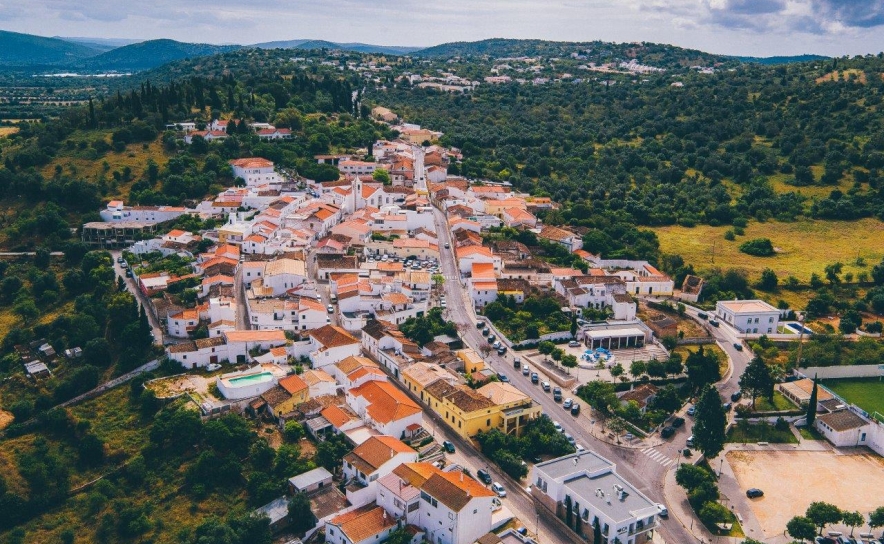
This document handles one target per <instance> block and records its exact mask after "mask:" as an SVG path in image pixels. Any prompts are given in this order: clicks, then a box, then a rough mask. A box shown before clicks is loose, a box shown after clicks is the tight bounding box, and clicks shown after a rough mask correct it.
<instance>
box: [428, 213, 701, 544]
mask: <svg viewBox="0 0 884 544" xmlns="http://www.w3.org/2000/svg"><path fill="white" fill-rule="evenodd" d="M434 213H435V215H436V226H437V231H436V232H437V233H438V234H439V243H440V244H441V245H442V247H441V248H440V252H441V255H442V259H441V261H442V273H443V274H444V275H445V277H446V281H445V292H446V295H447V299H448V310H447V311H448V314H447V316H448V319H450V320H451V321H453V322H454V323H455V324H457V325H458V328H459V329H460V330H461V331H462V336H463V339H464V342H465V343H466V344H467V345H469V346H470V347H472V348H473V349H477V348H478V347H479V346H482V345H483V344H485V343H486V342H485V339H484V337H483V336H482V335H481V333H480V332H479V330H477V329H476V327H475V322H476V318H475V312H474V311H473V305H472V301H471V300H470V299H469V295H468V293H467V290H466V288H465V287H464V285H463V284H462V283H461V281H460V280H459V279H456V278H459V276H460V275H459V272H458V270H457V266H456V264H455V259H454V248H453V245H452V243H451V234H450V232H449V231H448V228H447V222H446V221H445V216H444V214H442V212H440V211H439V210H434ZM445 244H448V245H449V248H448V249H444V246H445ZM485 360H486V363H488V364H489V365H490V366H491V367H492V368H493V369H494V370H496V371H497V372H500V373H504V374H506V375H507V376H508V377H509V378H510V380H511V381H512V383H513V385H514V386H516V387H517V388H518V389H519V390H521V391H524V392H525V393H527V394H528V395H530V396H531V398H532V399H533V400H534V401H535V402H537V403H538V404H539V405H540V406H541V407H542V408H543V412H544V413H545V414H547V415H549V416H550V417H551V418H552V419H554V420H556V421H559V423H560V424H561V425H562V427H563V428H564V429H565V432H567V433H569V434H571V435H572V436H574V438H575V440H576V441H577V442H578V443H579V444H583V445H584V446H585V447H587V448H588V449H591V450H593V451H596V452H597V453H599V454H600V455H602V456H604V457H606V458H608V459H610V460H611V461H613V462H615V463H616V464H617V473H618V474H620V475H621V476H622V477H623V478H625V479H626V480H627V481H629V482H630V483H631V484H632V485H633V486H635V487H636V488H637V489H639V490H641V491H642V492H643V493H645V494H646V495H648V496H649V497H650V498H651V499H652V500H655V501H658V502H661V503H662V502H664V498H663V478H664V476H665V474H666V472H667V471H668V470H669V469H670V468H674V466H675V461H676V459H677V456H678V453H677V452H678V450H679V449H681V448H683V447H684V446H683V444H684V440H685V438H687V436H688V435H689V433H690V422H688V424H687V425H686V426H685V428H682V429H679V432H678V433H677V434H676V436H675V437H674V438H673V439H671V440H670V441H669V442H667V443H665V445H664V446H662V447H659V448H648V449H647V451H642V449H638V448H628V447H618V446H615V445H611V444H608V443H607V442H604V441H602V440H600V439H597V438H595V437H594V436H593V434H592V431H593V430H595V432H599V431H600V428H599V426H598V424H596V423H594V422H593V420H592V419H591V416H590V413H591V410H584V411H583V413H582V414H581V415H580V416H578V417H573V416H571V414H570V413H569V412H566V411H565V410H563V409H562V407H561V405H560V404H559V403H557V402H555V401H554V400H553V398H552V395H550V394H548V393H544V392H543V390H542V389H541V388H540V387H539V386H537V385H533V384H532V383H531V380H530V379H529V377H527V376H524V375H522V373H521V372H520V371H516V370H515V369H514V368H513V361H512V355H509V354H508V355H504V356H503V357H501V356H498V355H497V354H496V353H495V352H492V354H491V355H489V356H488V357H486V358H485ZM565 396H567V393H565ZM643 449H644V448H643ZM525 485H527V483H526V484H525ZM518 513H519V514H520V515H522V516H524V515H525V514H524V513H523V512H521V511H519V512H518ZM523 519H525V518H524V517H523ZM527 519H530V518H527ZM541 521H543V519H542V517H541ZM541 525H542V526H541V538H542V537H543V531H544V524H541ZM658 532H659V533H660V534H661V535H662V536H663V537H664V538H665V539H666V541H667V542H678V543H688V542H694V541H695V539H693V538H692V537H691V535H690V533H689V532H688V531H687V529H686V528H684V527H682V526H681V525H680V524H678V523H675V522H673V523H669V522H668V521H666V520H664V521H663V522H662V524H661V527H660V529H658ZM545 541H546V542H549V541H550V540H549V539H545ZM553 541H556V540H555V539H554V540H553Z"/></svg>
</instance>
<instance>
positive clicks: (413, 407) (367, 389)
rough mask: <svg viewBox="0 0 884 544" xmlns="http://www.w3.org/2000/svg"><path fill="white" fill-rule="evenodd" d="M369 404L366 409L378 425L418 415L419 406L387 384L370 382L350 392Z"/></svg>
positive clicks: (393, 386)
mask: <svg viewBox="0 0 884 544" xmlns="http://www.w3.org/2000/svg"><path fill="white" fill-rule="evenodd" d="M350 394H352V395H353V396H354V397H364V398H365V399H366V400H368V402H369V403H370V404H369V406H368V408H367V409H366V410H367V412H368V414H369V415H370V416H371V418H372V419H373V420H375V421H377V422H378V423H389V422H391V421H399V420H400V419H403V418H406V417H408V416H411V415H414V414H417V413H420V411H421V409H420V406H418V405H417V404H415V402H414V401H413V400H411V399H410V398H409V397H408V395H406V394H405V393H403V392H402V391H400V390H399V389H398V388H397V387H396V386H395V385H393V384H391V383H389V382H379V381H370V382H366V383H364V384H362V385H360V386H359V387H357V388H355V389H351V390H350Z"/></svg>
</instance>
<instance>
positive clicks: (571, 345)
mask: <svg viewBox="0 0 884 544" xmlns="http://www.w3.org/2000/svg"><path fill="white" fill-rule="evenodd" d="M568 347H569V348H579V347H580V342H578V341H577V340H571V341H570V342H568Z"/></svg>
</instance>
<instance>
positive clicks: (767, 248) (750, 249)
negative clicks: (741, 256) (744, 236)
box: [740, 238, 775, 257]
mask: <svg viewBox="0 0 884 544" xmlns="http://www.w3.org/2000/svg"><path fill="white" fill-rule="evenodd" d="M740 251H742V252H743V253H745V254H747V255H752V256H754V257H770V256H771V255H773V254H774V253H775V251H774V247H773V243H771V241H770V239H769V238H755V239H754V240H748V241H746V242H743V243H742V244H740Z"/></svg>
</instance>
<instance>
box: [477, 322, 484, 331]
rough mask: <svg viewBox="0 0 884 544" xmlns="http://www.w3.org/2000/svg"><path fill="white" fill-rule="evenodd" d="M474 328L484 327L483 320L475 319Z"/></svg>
mask: <svg viewBox="0 0 884 544" xmlns="http://www.w3.org/2000/svg"><path fill="white" fill-rule="evenodd" d="M476 328H477V329H484V328H485V322H484V321H476Z"/></svg>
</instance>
